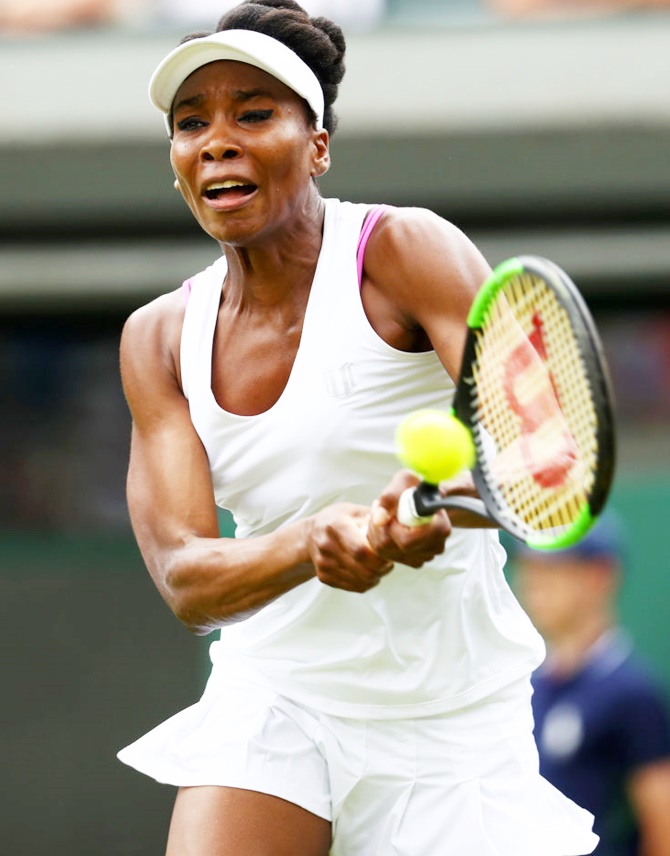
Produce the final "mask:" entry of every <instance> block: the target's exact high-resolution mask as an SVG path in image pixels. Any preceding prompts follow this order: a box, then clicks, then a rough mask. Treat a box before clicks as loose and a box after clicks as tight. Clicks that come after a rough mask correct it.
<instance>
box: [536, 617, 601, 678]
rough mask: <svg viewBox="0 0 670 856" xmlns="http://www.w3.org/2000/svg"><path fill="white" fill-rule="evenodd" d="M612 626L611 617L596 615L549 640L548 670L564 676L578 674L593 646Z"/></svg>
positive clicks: (565, 629)
mask: <svg viewBox="0 0 670 856" xmlns="http://www.w3.org/2000/svg"><path fill="white" fill-rule="evenodd" d="M612 626H613V623H612V619H611V616H609V615H596V616H592V617H591V618H590V619H588V620H586V621H584V620H582V621H581V622H580V623H579V624H578V625H575V626H574V627H569V628H564V629H563V631H562V632H560V633H556V634H554V635H552V636H551V637H550V638H547V666H548V668H549V669H551V671H552V672H554V673H556V674H559V675H564V676H569V675H572V674H574V673H576V672H578V671H579V670H580V669H581V668H582V666H583V665H584V664H585V663H586V661H587V660H588V658H589V654H590V653H591V650H592V649H593V646H594V645H595V644H596V643H597V642H598V640H599V639H600V638H601V637H602V636H603V634H605V633H606V632H607V631H608V630H610V629H611V628H612Z"/></svg>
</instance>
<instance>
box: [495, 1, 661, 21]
mask: <svg viewBox="0 0 670 856" xmlns="http://www.w3.org/2000/svg"><path fill="white" fill-rule="evenodd" d="M487 2H488V6H489V7H490V8H491V9H492V10H493V11H494V12H498V13H500V14H501V15H505V16H507V17H514V18H523V17H554V18H574V17H578V16H584V15H587V16H588V15H596V14H612V13H615V12H625V11H629V10H630V11H634V10H638V9H670V0H487Z"/></svg>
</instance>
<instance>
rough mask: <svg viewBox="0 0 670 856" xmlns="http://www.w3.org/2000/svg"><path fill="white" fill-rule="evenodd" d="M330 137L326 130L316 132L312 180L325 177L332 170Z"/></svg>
mask: <svg viewBox="0 0 670 856" xmlns="http://www.w3.org/2000/svg"><path fill="white" fill-rule="evenodd" d="M329 144H330V136H329V134H328V131H326V129H325V128H322V129H321V130H320V131H315V132H314V151H313V152H312V169H311V175H312V178H318V177H319V176H321V175H325V173H327V172H328V170H329V169H330V147H329Z"/></svg>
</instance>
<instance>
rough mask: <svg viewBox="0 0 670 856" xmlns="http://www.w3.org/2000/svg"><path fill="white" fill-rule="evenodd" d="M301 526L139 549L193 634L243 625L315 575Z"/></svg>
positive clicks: (170, 602)
mask: <svg viewBox="0 0 670 856" xmlns="http://www.w3.org/2000/svg"><path fill="white" fill-rule="evenodd" d="M306 526H307V523H306V522H305V521H301V522H299V523H296V524H292V525H291V526H287V527H285V528H284V529H281V530H279V531H278V532H275V533H273V534H271V535H264V536H259V537H257V538H245V539H240V540H236V539H232V538H202V537H193V536H192V537H186V538H184V539H183V540H182V542H181V543H180V544H179V545H172V546H171V547H170V548H169V549H157V548H156V547H154V548H153V549H152V548H150V547H149V546H148V545H144V549H142V548H143V545H142V544H140V549H142V552H143V555H144V558H145V561H146V563H147V566H148V568H149V571H150V573H151V575H152V577H153V579H154V582H155V583H156V585H157V587H158V589H159V590H160V592H161V594H162V596H163V598H164V599H165V600H166V602H167V604H168V605H169V607H170V608H171V609H172V611H173V612H174V614H175V615H176V616H177V618H179V620H180V621H181V622H182V623H183V624H185V625H186V627H188V628H189V630H191V631H192V632H193V633H196V634H198V635H204V634H206V633H209V632H211V631H212V630H215V629H216V628H217V627H221V626H222V625H224V624H227V623H231V622H235V621H240V620H242V619H243V618H246V617H248V616H249V615H250V614H252V613H254V612H256V611H257V610H259V609H260V608H261V607H263V606H265V605H266V604H268V603H270V602H271V601H272V600H274V599H275V598H277V597H279V596H280V595H282V594H284V593H285V592H287V591H290V590H291V589H292V588H294V587H295V586H297V585H300V584H301V583H303V582H306V581H307V580H309V579H311V578H312V577H313V576H314V575H315V571H314V566H313V565H312V563H311V561H310V560H309V554H308V552H307V547H306V537H305V529H306Z"/></svg>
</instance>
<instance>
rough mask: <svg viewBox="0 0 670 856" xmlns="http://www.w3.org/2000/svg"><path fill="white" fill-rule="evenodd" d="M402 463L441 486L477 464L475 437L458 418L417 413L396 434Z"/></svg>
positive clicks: (436, 412) (447, 414)
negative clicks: (442, 482) (440, 483)
mask: <svg viewBox="0 0 670 856" xmlns="http://www.w3.org/2000/svg"><path fill="white" fill-rule="evenodd" d="M395 441H396V452H397V455H398V458H399V459H400V461H401V463H403V464H404V465H405V466H406V467H408V468H409V469H410V470H413V471H414V472H415V473H416V474H417V475H419V476H421V478H422V479H424V480H425V481H428V482H431V483H432V484H438V483H439V482H441V481H446V480H447V479H450V478H452V477H453V476H455V475H456V474H457V473H459V472H460V471H461V470H463V469H470V467H472V466H473V465H474V462H475V446H474V443H473V441H472V435H471V434H470V431H469V430H468V429H467V428H466V427H465V425H464V424H463V423H462V422H461V421H460V420H459V419H456V417H455V416H452V415H451V414H449V413H445V412H443V411H441V410H417V411H415V412H414V413H410V414H409V416H406V417H405V418H404V419H403V420H402V422H401V423H400V425H399V426H398V429H397V431H396V436H395Z"/></svg>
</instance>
